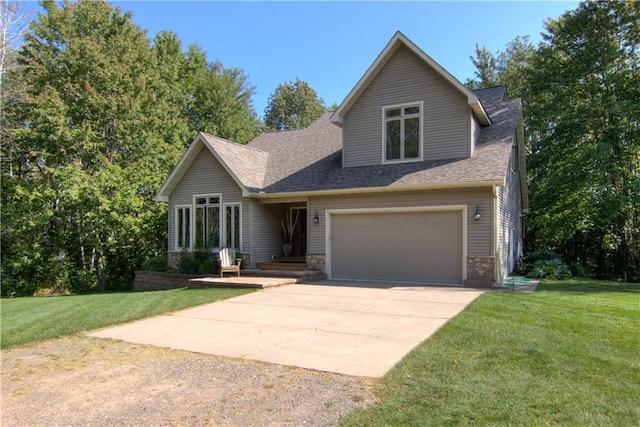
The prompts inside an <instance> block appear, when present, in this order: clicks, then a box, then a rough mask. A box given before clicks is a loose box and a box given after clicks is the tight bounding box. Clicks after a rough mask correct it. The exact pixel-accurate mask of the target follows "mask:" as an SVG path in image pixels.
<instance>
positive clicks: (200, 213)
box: [175, 194, 242, 250]
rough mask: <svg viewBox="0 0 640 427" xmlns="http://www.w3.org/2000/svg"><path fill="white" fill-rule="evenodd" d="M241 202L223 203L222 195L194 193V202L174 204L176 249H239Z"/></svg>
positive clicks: (240, 240)
mask: <svg viewBox="0 0 640 427" xmlns="http://www.w3.org/2000/svg"><path fill="white" fill-rule="evenodd" d="M241 244H242V204H241V203H224V204H223V203H222V195H221V194H207V195H195V196H193V204H191V205H177V206H176V207H175V248H176V250H181V249H186V250H192V249H212V250H217V249H220V248H223V247H228V248H233V249H236V250H240V249H241Z"/></svg>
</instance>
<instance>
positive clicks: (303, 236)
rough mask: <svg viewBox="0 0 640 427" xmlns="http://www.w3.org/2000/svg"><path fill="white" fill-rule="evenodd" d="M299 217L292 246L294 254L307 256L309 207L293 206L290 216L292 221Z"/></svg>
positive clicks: (292, 253)
mask: <svg viewBox="0 0 640 427" xmlns="http://www.w3.org/2000/svg"><path fill="white" fill-rule="evenodd" d="M296 217H297V218H298V222H297V223H296V228H295V229H294V230H293V239H292V241H291V246H293V249H292V251H291V255H292V256H306V255H307V208H298V207H292V208H291V215H290V218H291V220H292V221H294V220H295V218H296Z"/></svg>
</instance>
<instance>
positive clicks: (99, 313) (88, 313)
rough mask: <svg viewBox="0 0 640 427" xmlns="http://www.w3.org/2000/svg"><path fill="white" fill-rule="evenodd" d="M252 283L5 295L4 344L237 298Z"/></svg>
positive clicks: (0, 327)
mask: <svg viewBox="0 0 640 427" xmlns="http://www.w3.org/2000/svg"><path fill="white" fill-rule="evenodd" d="M254 290H255V289H247V288H207V289H190V288H180V289H172V290H167V291H149V292H118V293H103V294H87V295H69V296H57V297H24V298H2V299H0V337H1V344H0V348H3V349H6V348H9V347H13V346H17V345H22V344H28V343H32V342H37V341H43V340H47V339H51V338H57V337H60V336H63V335H73V334H76V333H80V332H85V331H90V330H93V329H99V328H103V327H107V326H112V325H117V324H120V323H125V322H130V321H133V320H138V319H142V318H145V317H151V316H157V315H160V314H164V313H169V312H172V311H176V310H180V309H183V308H188V307H193V306H196V305H200V304H206V303H209V302H214V301H218V300H221V299H226V298H232V297H236V296H239V295H243V294H246V293H249V292H253V291H254Z"/></svg>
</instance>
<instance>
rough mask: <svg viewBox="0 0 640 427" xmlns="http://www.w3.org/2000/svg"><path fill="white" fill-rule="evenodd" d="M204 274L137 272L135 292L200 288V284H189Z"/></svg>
mask: <svg viewBox="0 0 640 427" xmlns="http://www.w3.org/2000/svg"><path fill="white" fill-rule="evenodd" d="M202 276H203V275H202V274H181V273H164V272H160V271H147V270H137V271H136V278H135V280H134V281H133V290H134V291H160V290H165V289H177V288H184V287H187V286H188V287H190V288H199V287H201V285H200V284H198V283H191V282H189V280H190V279H195V278H197V277H202Z"/></svg>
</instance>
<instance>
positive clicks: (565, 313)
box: [342, 280, 640, 426]
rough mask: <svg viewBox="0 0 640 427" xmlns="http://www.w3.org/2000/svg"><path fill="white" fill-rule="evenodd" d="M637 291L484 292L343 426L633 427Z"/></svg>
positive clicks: (639, 372) (637, 410)
mask: <svg viewBox="0 0 640 427" xmlns="http://www.w3.org/2000/svg"><path fill="white" fill-rule="evenodd" d="M638 325H640V285H638V284H624V283H613V282H595V281H578V280H575V281H569V282H555V283H553V282H548V283H543V284H541V285H540V286H539V287H538V291H537V292H536V293H534V294H511V293H497V292H493V293H486V294H484V295H482V296H480V297H479V298H478V299H477V300H476V301H474V302H473V303H472V304H471V305H470V306H469V307H467V309H466V310H465V311H463V312H462V313H460V314H459V315H458V316H456V317H455V318H454V319H452V320H450V321H449V322H448V323H447V324H445V325H444V326H443V327H442V328H441V329H440V330H439V331H438V332H437V333H436V334H435V335H434V336H432V337H431V338H430V339H429V340H427V341H425V342H423V343H422V344H420V345H419V346H418V347H417V348H416V349H414V351H412V352H411V353H410V354H409V355H407V356H406V357H405V358H404V359H403V360H402V361H401V362H400V363H398V365H396V367H395V368H394V369H393V370H392V371H391V372H390V373H388V374H387V375H386V376H385V377H384V378H383V379H382V380H381V382H380V383H379V387H378V393H377V394H378V396H380V402H379V404H378V405H375V406H373V407H370V408H367V409H363V410H360V411H357V412H354V413H351V414H348V415H347V416H346V417H345V418H344V419H343V420H342V425H343V426H362V425H371V426H377V425H434V426H443V425H492V426H534V425H535V426H545V425H554V426H555V425H563V426H631V425H637V423H638V420H640V405H639V404H638V402H640V388H638V384H640V357H639V354H640V330H639V328H638Z"/></svg>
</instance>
